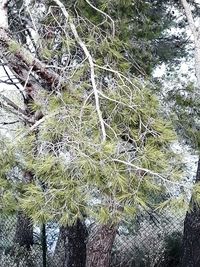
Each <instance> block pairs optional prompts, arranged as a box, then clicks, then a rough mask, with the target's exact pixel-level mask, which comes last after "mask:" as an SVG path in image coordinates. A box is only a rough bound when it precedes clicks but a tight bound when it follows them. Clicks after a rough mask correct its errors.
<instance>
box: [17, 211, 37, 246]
mask: <svg viewBox="0 0 200 267" xmlns="http://www.w3.org/2000/svg"><path fill="white" fill-rule="evenodd" d="M14 244H17V245H19V246H20V247H24V248H26V249H27V250H30V248H31V246H32V245H33V223H32V221H31V220H30V219H29V218H28V217H27V216H26V214H24V213H23V212H21V211H20V212H18V215H17V224H16V231H15V237H14Z"/></svg>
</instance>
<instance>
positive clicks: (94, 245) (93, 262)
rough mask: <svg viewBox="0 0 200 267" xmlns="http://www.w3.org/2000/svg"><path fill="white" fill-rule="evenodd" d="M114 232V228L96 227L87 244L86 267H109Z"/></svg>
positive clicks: (106, 226) (107, 226) (115, 229)
mask: <svg viewBox="0 0 200 267" xmlns="http://www.w3.org/2000/svg"><path fill="white" fill-rule="evenodd" d="M116 232H117V228H116V227H115V226H109V225H100V226H98V227H96V229H95V230H94V233H93V234H92V236H91V237H90V238H89V241H88V244H87V260H86V267H97V266H98V267H109V266H110V260H111V252H112V247H113V243H114V240H115V236H116Z"/></svg>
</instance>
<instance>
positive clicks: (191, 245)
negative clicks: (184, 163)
mask: <svg viewBox="0 0 200 267" xmlns="http://www.w3.org/2000/svg"><path fill="white" fill-rule="evenodd" d="M197 182H200V159H199V161H198V168H197V175H196V183H197ZM191 206H192V207H191V211H188V212H187V214H186V217H185V222H184V234H183V244H182V258H181V267H199V266H200V209H199V205H197V204H196V203H195V202H194V201H193V200H191Z"/></svg>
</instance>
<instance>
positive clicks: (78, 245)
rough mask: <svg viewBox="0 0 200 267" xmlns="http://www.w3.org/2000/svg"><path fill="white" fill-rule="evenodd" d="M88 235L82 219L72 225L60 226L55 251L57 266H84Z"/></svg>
mask: <svg viewBox="0 0 200 267" xmlns="http://www.w3.org/2000/svg"><path fill="white" fill-rule="evenodd" d="M87 236H88V234H87V229H86V226H85V224H84V223H83V222H81V221H80V220H78V221H77V223H76V224H74V225H72V226H66V227H64V226H62V227H60V233H59V237H58V241H57V245H56V249H55V253H54V263H55V266H59V267H84V266H85V262H86V240H87Z"/></svg>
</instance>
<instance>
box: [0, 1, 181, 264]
mask: <svg viewBox="0 0 200 267" xmlns="http://www.w3.org/2000/svg"><path fill="white" fill-rule="evenodd" d="M52 3H53V5H51V4H52ZM52 3H51V2H50V1H48V2H47V3H46V4H47V6H45V8H48V10H49V12H47V15H46V16H41V17H40V18H39V17H37V18H36V19H35V21H32V23H34V22H35V25H36V26H37V33H38V34H39V39H38V46H37V47H36V48H37V49H36V50H35V51H34V53H35V56H34V55H33V53H30V52H28V51H27V47H26V45H25V46H22V45H21V44H19V43H18V42H17V41H16V40H14V39H13V37H12V36H10V35H9V34H8V32H7V23H6V18H7V6H3V5H2V6H1V9H0V10H2V13H3V14H4V18H5V25H6V26H5V25H2V28H1V30H0V41H1V48H2V51H3V52H5V55H6V57H5V59H6V62H8V64H9V68H10V69H11V70H12V72H13V73H14V74H15V75H16V77H18V79H19V80H20V82H21V84H22V85H23V86H24V89H25V92H26V93H27V94H28V101H29V103H28V105H27V107H28V109H29V112H30V114H29V116H27V114H23V112H21V113H20V119H22V120H23V121H24V120H25V122H26V125H25V126H24V127H22V128H23V129H22V131H21V133H20V134H18V136H17V138H16V142H15V143H14V144H12V149H11V151H12V152H13V157H14V158H15V157H16V158H17V165H18V166H19V168H21V169H25V170H29V171H30V172H31V173H33V175H34V179H33V180H32V181H31V183H30V184H29V185H25V184H22V185H21V186H22V188H23V190H22V192H23V193H22V194H17V205H18V206H19V207H20V208H21V209H23V210H24V211H25V212H26V214H28V216H29V218H32V219H33V220H34V221H37V222H40V223H41V222H42V223H44V222H46V221H50V220H54V221H57V222H59V223H60V224H61V225H62V226H66V225H71V226H70V227H73V225H74V224H76V222H77V221H83V220H84V218H85V217H87V218H89V219H90V220H91V221H95V222H97V223H98V224H99V227H98V231H97V232H96V235H95V236H94V237H93V238H91V240H90V241H89V243H88V256H87V257H88V258H87V263H88V266H104V267H106V266H108V265H109V257H110V250H111V247H112V243H113V241H114V237H115V234H116V229H117V227H118V224H119V222H120V221H121V220H124V219H125V218H126V217H127V216H134V214H136V213H137V212H138V210H140V209H141V208H145V209H147V208H148V207H149V206H153V205H155V201H154V200H153V199H154V198H153V196H159V195H160V194H161V192H162V193H163V191H166V195H167V194H169V193H170V190H171V186H173V185H177V182H176V181H173V174H175V167H174V160H173V157H174V155H173V153H172V152H171V151H170V144H171V142H172V141H173V140H175V139H176V136H175V134H174V132H173V127H172V125H171V124H170V123H169V122H168V121H167V120H166V119H164V118H163V116H162V111H161V108H160V107H159V103H158V99H157V98H156V97H155V96H154V95H153V92H152V88H151V87H152V85H151V84H150V83H148V81H144V80H143V79H141V78H140V77H136V74H137V75H138V73H139V76H142V75H143V76H144V72H145V73H147V74H148V73H150V72H151V70H152V67H153V66H154V65H155V64H156V62H157V61H154V60H153V51H152V50H151V49H152V44H153V41H155V38H156V36H155V35H158V36H159V34H160V33H161V32H162V30H163V27H166V26H165V25H162V23H161V25H158V26H157V25H156V24H157V17H154V16H155V13H153V14H152V13H150V16H149V17H147V16H146V14H149V12H150V11H151V10H155V11H156V10H157V9H155V5H154V4H153V3H152V1H149V2H145V3H144V2H142V1H138V2H137V1H136V2H135V3H134V4H133V3H132V1H126V2H124V1H99V3H98V5H97V6H94V5H93V4H92V3H91V2H89V1H86V3H87V5H86V3H85V2H84V1H80V2H79V3H78V6H75V5H74V3H73V1H72V5H63V4H62V2H61V1H58V0H57V1H56V0H55V1H52ZM63 3H64V2H63ZM55 4H56V5H57V6H56V7H55ZM114 5H115V8H114ZM158 7H159V8H160V6H158ZM138 8H139V10H140V11H141V13H140V14H139V15H141V14H144V16H143V20H142V25H141V20H140V18H138V17H137V16H138V15H137V12H138ZM151 8H152V9H151ZM125 11H127V12H125ZM132 11H134V13H132ZM124 14H126V16H125V15H124ZM133 14H134V16H135V17H132V16H133ZM157 14H158V15H160V14H161V13H159V12H158V13H157ZM38 16H39V15H38ZM132 18H133V19H135V18H136V19H135V20H134V21H133V25H131V23H130V20H131V19H132ZM31 19H33V17H32V18H31ZM129 25H130V27H128V26H129ZM134 26H136V27H134ZM5 27H6V28H5ZM140 27H142V28H143V32H141V28H140ZM155 27H156V30H155ZM157 27H158V28H157ZM145 28H146V29H145ZM153 29H154V33H155V34H152V32H153ZM55 32H56V34H55ZM134 32H135V34H134V35H133V39H131V37H130V36H132V34H133V33H134ZM40 36H41V37H40ZM147 41H149V42H147ZM133 44H134V45H133ZM156 60H158V58H157V59H156ZM144 61H146V62H147V63H148V64H146V66H145V64H143V62H144ZM150 63H151V64H150ZM141 64H143V65H142V67H139V66H140V65H141ZM133 73H134V75H133ZM18 110H20V109H19V108H18ZM36 114H43V115H42V116H41V115H40V116H39V117H38V116H36ZM174 176H176V175H174ZM171 179H172V180H171ZM10 186H11V188H12V184H11V185H10ZM2 199H3V196H2ZM156 204H157V203H156ZM105 234H106V238H105V239H103V238H104V237H105ZM97 239H99V240H100V241H102V240H103V241H104V244H106V246H105V249H102V248H101V243H102V242H99V244H98V243H97V245H99V246H98V247H97V248H96V249H97V250H96V251H98V253H96V251H93V250H92V248H93V247H94V246H93V245H94V242H95V240H97Z"/></svg>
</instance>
